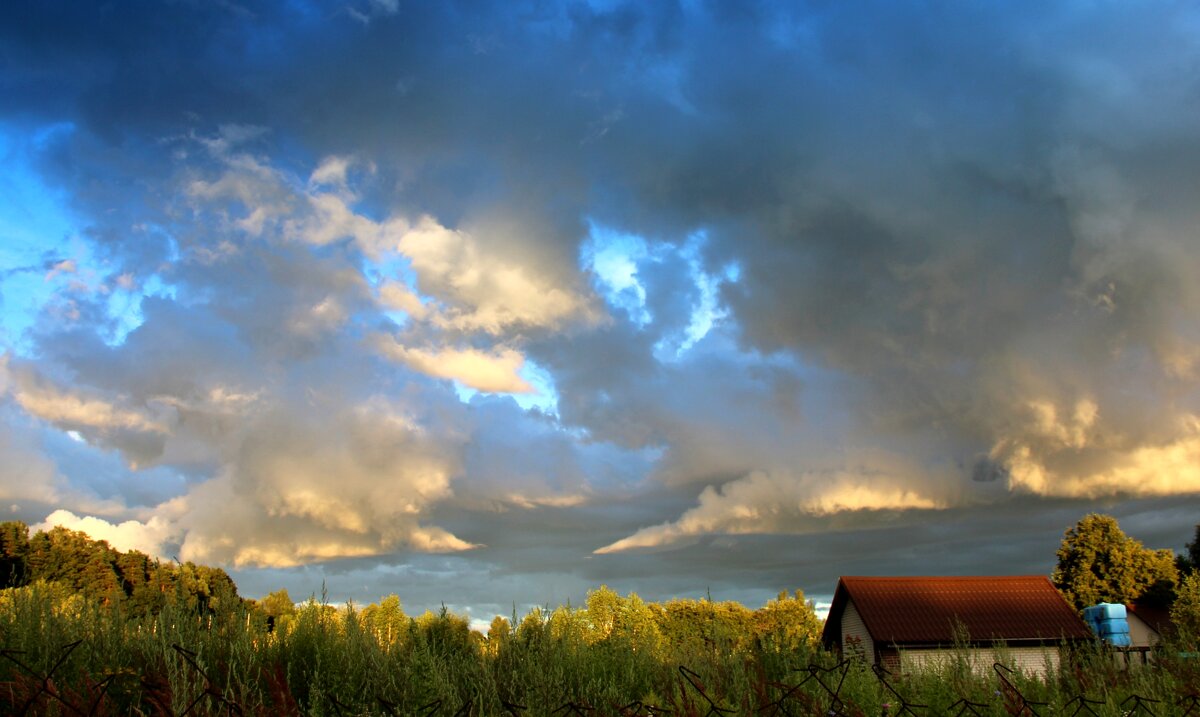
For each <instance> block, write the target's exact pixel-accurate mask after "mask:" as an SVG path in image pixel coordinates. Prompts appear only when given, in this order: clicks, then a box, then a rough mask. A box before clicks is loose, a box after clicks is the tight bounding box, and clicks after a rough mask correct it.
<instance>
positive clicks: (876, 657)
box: [822, 575, 1094, 674]
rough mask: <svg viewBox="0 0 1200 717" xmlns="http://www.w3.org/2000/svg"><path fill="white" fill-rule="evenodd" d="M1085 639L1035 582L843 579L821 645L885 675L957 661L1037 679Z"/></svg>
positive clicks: (1054, 593)
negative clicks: (1006, 667)
mask: <svg viewBox="0 0 1200 717" xmlns="http://www.w3.org/2000/svg"><path fill="white" fill-rule="evenodd" d="M1093 639H1094V636H1093V635H1092V631H1091V630H1090V629H1089V628H1088V626H1087V625H1086V624H1085V623H1084V622H1083V619H1082V618H1080V617H1079V614H1078V613H1076V612H1075V609H1074V608H1073V607H1071V605H1070V604H1068V603H1067V601H1066V600H1064V599H1063V597H1062V595H1061V594H1059V592H1058V590H1056V589H1055V588H1054V586H1053V585H1052V584H1051V583H1050V580H1049V579H1047V578H1046V577H1044V576H1041V575H1019V576H1002V577H885V578H876V577H843V578H841V579H840V580H838V585H837V590H836V591H835V592H834V595H833V604H832V606H831V607H830V609H829V617H828V618H826V620H825V629H824V632H823V634H822V640H823V642H824V643H825V645H826V647H829V648H832V649H837V650H838V651H840V653H841V654H843V655H847V656H849V655H853V654H860V655H862V656H863V657H864V658H866V659H868V660H870V661H871V662H873V663H876V664H880V665H882V666H883V667H885V668H887V669H888V670H890V671H892V672H897V671H900V672H912V671H916V670H920V669H922V668H924V667H929V666H934V665H937V664H944V663H946V662H948V661H951V660H955V659H958V658H959V657H960V656H965V657H967V658H968V659H969V660H970V661H971V665H972V668H973V669H975V670H977V671H984V670H989V669H991V666H992V664H993V663H994V662H997V661H1003V662H1007V663H1009V664H1012V665H1015V666H1017V667H1019V668H1021V669H1022V670H1025V671H1026V672H1031V673H1036V674H1045V672H1046V671H1047V669H1048V668H1055V667H1057V666H1058V664H1059V662H1060V660H1061V658H1062V655H1061V654H1060V648H1061V647H1062V646H1063V645H1064V644H1066V645H1070V644H1072V643H1084V642H1089V641H1091V640H1093Z"/></svg>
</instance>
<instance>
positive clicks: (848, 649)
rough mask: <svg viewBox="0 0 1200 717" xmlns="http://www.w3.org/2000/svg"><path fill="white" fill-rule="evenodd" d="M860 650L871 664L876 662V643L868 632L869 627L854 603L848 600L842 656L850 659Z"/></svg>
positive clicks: (843, 625)
mask: <svg viewBox="0 0 1200 717" xmlns="http://www.w3.org/2000/svg"><path fill="white" fill-rule="evenodd" d="M860 650H861V654H862V655H863V656H864V657H866V659H867V660H868V661H869V662H875V661H876V656H875V641H874V640H872V639H871V633H869V632H867V625H866V623H864V622H863V619H862V616H861V615H859V614H858V609H857V608H855V607H854V601H853V600H847V601H846V609H845V611H844V612H842V656H843V657H850V656H851V655H854V654H856V653H858V652H859V651H860Z"/></svg>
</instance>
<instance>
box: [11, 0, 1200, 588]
mask: <svg viewBox="0 0 1200 717" xmlns="http://www.w3.org/2000/svg"><path fill="white" fill-rule="evenodd" d="M127 18H136V19H137V22H128V21H127ZM1198 21H1200V15H1197V13H1196V11H1195V10H1194V9H1191V8H1186V7H1182V6H1178V5H1172V4H1169V3H1151V4H1150V5H1147V6H1139V7H1138V8H1124V7H1119V6H1089V7H1082V6H1079V7H1076V6H1065V7H1045V6H1044V5H1041V4H1036V3H1029V4H1025V5H1023V6H1016V7H1010V6H1006V7H1004V8H988V7H966V6H954V7H946V8H937V9H930V8H925V7H910V6H906V5H903V4H900V5H897V4H895V3H877V4H873V5H869V6H841V5H835V6H830V7H824V8H816V7H799V6H796V7H793V6H787V7H784V6H776V5H772V4H769V3H751V4H748V5H747V4H745V3H737V4H731V3H723V2H709V3H691V4H683V5H672V4H666V5H654V6H652V7H651V6H648V5H645V4H637V3H627V4H626V3H615V4H614V3H600V4H598V3H576V2H563V3H541V2H539V3H528V4H526V3H517V4H515V5H514V4H494V5H486V4H485V5H477V4H473V5H469V6H468V5H462V6H460V5H458V4H455V3H449V4H404V3H393V2H357V3H355V2H351V3H345V2H318V3H315V4H310V5H306V6H304V7H300V6H296V5H294V4H288V3H279V4H271V3H267V4H264V5H261V6H258V7H255V8H252V9H247V8H240V7H238V6H235V5H231V4H227V3H226V4H216V3H214V4H170V3H168V4H158V3H149V2H147V3H135V4H134V5H132V6H130V7H129V8H127V9H126V10H124V11H123V12H122V13H120V14H114V13H111V12H110V11H109V10H106V9H105V8H104V7H102V6H97V7H92V8H84V9H80V8H77V7H74V6H68V4H66V3H58V2H46V3H39V4H37V5H36V7H33V6H31V7H22V8H17V7H15V6H14V7H12V8H4V9H0V57H2V58H3V60H0V69H2V70H3V71H2V72H0V77H3V78H4V79H2V80H0V86H3V88H4V94H5V97H6V98H8V101H6V102H5V103H4V107H3V108H0V154H2V155H3V156H4V158H5V159H6V160H7V161H6V163H5V169H4V170H0V189H6V191H5V193H6V194H7V195H10V196H20V197H24V198H26V200H23V201H22V202H21V203H20V206H19V207H18V206H17V204H15V203H12V202H7V201H4V202H0V212H2V213H3V215H2V216H0V261H3V262H4V270H3V273H0V280H2V281H3V284H0V313H2V314H3V319H4V321H3V323H2V328H3V331H4V333H3V334H0V335H3V336H6V337H7V340H8V341H9V342H10V344H11V345H8V346H6V347H5V349H4V353H3V358H2V359H0V421H2V422H3V430H2V431H0V458H3V461H0V465H3V466H4V467H3V468H0V497H2V499H3V500H4V501H5V503H7V504H8V505H7V506H5V507H6V509H7V510H8V512H9V514H10V515H11V516H13V517H16V518H21V519H24V520H26V521H27V522H30V523H31V524H37V525H43V524H44V525H49V524H50V523H54V522H57V523H58V524H63V525H67V526H68V527H75V528H79V529H84V530H88V531H89V532H93V533H94V534H96V535H97V537H105V538H106V539H109V540H110V541H112V542H113V543H114V545H116V544H118V543H119V544H120V545H123V546H124V545H128V546H143V549H146V550H151V551H162V550H178V556H179V557H180V558H181V559H190V560H197V561H204V562H213V563H219V564H223V565H228V566H233V567H235V568H236V569H237V570H238V571H239V575H240V576H244V578H245V580H246V581H249V583H252V584H256V585H257V584H260V583H261V582H262V581H263V580H265V578H264V577H263V576H269V577H272V578H276V577H277V578H278V579H280V580H283V581H286V580H292V579H294V580H300V579H301V578H302V577H303V578H304V579H308V578H309V577H311V576H313V575H316V574H321V575H325V574H328V575H353V576H354V577H353V578H350V579H351V580H354V581H357V580H359V579H360V578H361V579H362V585H363V587H361V588H360V587H352V588H347V592H349V593H352V595H348V596H353V597H355V598H356V599H362V598H368V599H373V598H374V597H377V596H375V595H370V594H362V591H363V590H367V591H368V592H369V591H370V590H374V589H377V588H379V587H380V586H381V585H382V583H383V582H387V581H388V580H392V579H396V580H399V579H400V578H398V577H395V576H401V575H405V574H406V572H405V571H407V570H410V569H412V570H416V569H417V567H416V566H424V567H422V568H420V569H426V568H428V567H429V566H431V565H435V564H436V565H437V566H440V567H438V571H440V572H438V571H435V572H436V573H437V575H439V576H440V577H439V578H438V579H439V580H442V581H443V582H442V583H440V584H444V585H453V584H455V583H454V580H455V579H458V580H459V581H460V584H462V585H463V586H470V587H469V589H468V588H466V587H464V590H466V591H467V592H469V593H470V594H471V595H473V596H475V597H473V598H471V599H470V600H466V599H465V600H464V601H465V602H467V603H470V601H471V600H474V601H475V603H476V604H482V603H483V602H489V604H490V603H494V602H496V596H495V595H489V594H488V591H487V589H486V588H485V587H483V586H485V585H486V584H487V582H488V581H489V580H494V581H495V582H496V584H497V585H504V586H506V587H505V588H504V589H505V590H509V591H517V590H524V589H527V590H528V591H529V594H528V595H515V594H508V593H506V594H505V596H504V597H503V599H502V600H501V601H500V602H501V603H503V602H504V601H508V602H517V603H521V604H527V603H528V604H536V603H539V602H543V601H544V600H545V599H546V598H547V593H555V592H556V591H561V592H563V593H564V595H563V597H564V598H573V597H579V595H578V594H577V593H578V592H579V590H580V589H582V588H581V587H580V586H584V585H587V584H588V583H589V581H596V582H599V581H605V582H608V583H609V584H610V585H614V586H618V587H621V586H622V585H623V584H624V585H627V586H629V587H626V588H625V589H632V587H636V588H637V589H640V590H643V591H645V592H647V595H648V596H649V597H656V596H670V595H671V594H685V593H688V592H689V591H692V590H700V589H702V588H703V586H704V585H706V584H710V583H716V584H719V585H725V586H739V585H741V586H742V587H740V588H736V589H737V590H741V591H744V592H739V595H741V594H745V595H750V594H752V592H753V591H754V590H759V591H761V594H762V595H764V596H767V595H771V594H774V593H775V592H777V590H778V589H779V588H780V587H803V588H805V589H808V590H810V591H817V592H819V591H820V590H822V589H825V590H828V589H831V586H830V585H827V584H825V583H828V582H829V581H830V580H831V579H833V578H835V577H836V572H837V571H838V570H839V569H843V567H839V566H834V565H830V564H826V563H824V562H822V560H821V559H819V558H818V557H816V556H817V555H818V554H823V553H824V552H828V554H830V555H838V556H841V557H840V558H839V559H840V560H842V561H843V562H844V563H845V565H844V570H845V571H847V572H859V573H865V572H878V573H888V572H901V573H920V572H930V571H933V570H935V568H934V567H933V566H931V565H930V564H929V563H928V556H929V555H930V554H932V553H933V552H936V551H935V548H933V547H930V546H936V545H937V544H938V541H942V542H941V544H942V545H945V546H956V549H962V550H965V551H968V552H970V551H974V552H975V553H976V554H978V555H980V556H985V557H986V564H988V565H989V566H992V567H989V568H988V571H989V572H1048V570H1049V568H1050V562H1051V561H1052V559H1053V558H1052V556H1053V548H1054V544H1055V542H1056V540H1057V537H1058V536H1060V535H1061V531H1062V530H1063V529H1065V527H1066V523H1068V522H1073V520H1074V519H1075V518H1073V517H1072V516H1075V514H1076V513H1079V514H1082V513H1084V512H1087V511H1089V510H1105V511H1112V512H1116V513H1118V514H1121V515H1125V516H1129V517H1130V518H1131V519H1133V518H1136V517H1137V516H1143V515H1145V514H1146V513H1147V511H1149V510H1150V508H1147V506H1151V505H1153V506H1159V503H1156V502H1155V501H1159V500H1168V501H1170V503H1171V505H1174V506H1176V507H1179V506H1195V505H1196V504H1197V496H1200V473H1197V468H1196V466H1197V465H1200V460H1198V458H1200V323H1198V322H1197V319H1196V317H1197V316H1200V289H1198V288H1197V287H1200V258H1198V257H1200V254H1197V252H1196V251H1195V248H1196V246H1197V241H1198V238H1197V236H1196V229H1195V227H1196V226H1200V209H1198V208H1197V205H1196V202H1195V197H1196V196H1197V190H1198V189H1200V169H1198V168H1200V161H1197V160H1200V125H1198V124H1197V123H1196V122H1195V121H1194V118H1195V117H1197V116H1200V99H1198V98H1200V92H1197V85H1196V80H1195V77H1194V76H1193V75H1194V73H1192V72H1191V71H1190V70H1189V68H1191V67H1192V66H1193V65H1194V64H1195V61H1196V60H1197V59H1200V42H1198V41H1197V39H1196V37H1197V36H1196V34H1195V33H1194V32H1191V31H1190V28H1194V27H1195V26H1196V24H1197V22H1198ZM714 47H720V48H723V51H722V52H720V53H714V52H712V48H714ZM318 48H319V51H317V49H318ZM7 190H11V191H7ZM64 227H65V229H64ZM89 467H90V468H89ZM1163 505H1165V503H1164V504H1163ZM1160 507H1161V506H1160ZM1003 516H1007V517H1009V518H1011V519H1012V521H1013V524H1014V525H1016V524H1020V525H1021V526H1024V527H1022V528H1020V529H1019V530H1017V529H1015V528H1014V530H1016V531H1017V534H1016V535H1015V537H1014V538H1013V541H1014V542H1013V545H1019V546H1021V549H1020V550H1017V549H1013V550H1002V549H998V548H996V549H993V548H990V547H988V541H989V540H1001V539H1002V537H1001V536H1002V535H1003V533H1004V531H1005V528H1004V523H1003V521H1002V520H1001V519H1000V518H1001V517H1003ZM985 518H986V519H985ZM1018 518H1020V520H1018ZM1038 521H1041V523H1039V522H1038ZM1168 522H1169V523H1170V526H1169V527H1170V528H1171V529H1174V530H1176V531H1177V532H1178V539H1177V540H1176V542H1175V543H1174V544H1171V545H1163V546H1162V547H1175V548H1180V547H1182V544H1183V542H1184V541H1185V540H1186V539H1188V538H1190V537H1191V533H1192V523H1194V516H1191V515H1190V514H1189V513H1187V512H1186V511H1182V512H1172V513H1170V516H1169V521H1168ZM1035 525H1037V526H1041V527H1034V526H1035ZM1142 525H1143V528H1144V530H1146V531H1149V533H1147V534H1146V535H1145V536H1141V535H1139V537H1144V539H1145V540H1148V541H1149V540H1152V539H1160V538H1161V539H1163V540H1167V539H1168V538H1167V535H1168V533H1167V526H1164V525H1150V524H1146V523H1145V522H1144V521H1143V524H1142ZM976 530H978V531H979V533H978V534H976V533H975V532H974V531H976ZM898 540H899V541H904V540H908V541H912V548H911V550H908V551H907V552H906V551H905V550H904V549H903V548H901V547H898V546H897V545H896V544H895V542H896V541H898ZM796 551H802V552H804V553H805V554H806V555H809V556H812V557H811V558H797V557H795V555H796ZM437 561H443V562H437ZM750 563H753V565H754V567H755V569H756V570H758V571H759V573H760V574H761V575H762V577H761V578H755V577H754V576H753V575H752V574H750V573H749V572H748V571H749V568H748V567H747V565H748V564H750ZM972 564H973V563H972V561H970V560H968V559H964V562H963V563H961V564H958V565H957V567H956V566H949V567H947V569H952V570H960V571H969V570H978V569H979V568H972V567H971V565H972ZM446 566H449V567H446ZM851 567H853V568H854V569H853V571H851V570H850V568H851ZM430 569H432V568H430ZM289 576H290V577H289ZM381 576H384V577H381ZM387 576H392V577H387ZM780 580H784V581H789V582H790V583H792V584H790V585H781V584H779V581H780ZM256 581H257V582H256ZM356 584H357V583H356ZM697 586H698V587H697ZM730 589H731V590H733V589H735V588H734V587H730ZM389 591H391V590H389ZM435 602H436V601H435Z"/></svg>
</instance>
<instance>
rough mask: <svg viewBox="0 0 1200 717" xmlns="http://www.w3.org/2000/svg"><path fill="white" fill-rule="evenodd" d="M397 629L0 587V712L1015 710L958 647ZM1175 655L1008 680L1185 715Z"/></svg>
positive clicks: (1035, 689)
mask: <svg viewBox="0 0 1200 717" xmlns="http://www.w3.org/2000/svg"><path fill="white" fill-rule="evenodd" d="M401 626H402V629H399V630H394V631H383V630H380V629H377V626H376V625H374V624H372V623H371V622H370V621H369V620H368V619H366V618H365V617H364V613H363V612H362V611H359V610H357V609H355V608H354V607H353V606H350V607H346V608H341V609H334V608H332V607H330V606H328V605H325V604H322V603H321V602H320V601H317V600H310V601H309V602H308V603H305V604H303V605H301V606H300V607H299V609H298V610H297V612H296V614H295V615H294V616H293V617H292V618H291V619H289V620H288V621H287V622H286V623H285V624H283V625H281V626H280V627H279V628H278V629H275V630H274V631H269V630H268V628H267V624H266V621H265V619H264V618H263V616H262V615H261V614H258V613H255V612H253V611H247V610H240V609H239V610H230V611H228V612H225V613H222V614H214V615H204V616H201V615H197V614H195V613H194V612H189V611H186V610H183V609H180V608H175V607H168V608H166V609H164V610H163V611H162V612H161V613H160V614H159V615H157V616H155V617H153V618H146V619H137V620H135V619H131V618H128V617H127V616H125V615H122V614H121V612H120V610H119V609H118V610H113V609H106V608H102V607H100V606H98V605H95V604H91V603H87V602H85V601H84V600H82V599H79V598H77V597H76V596H73V595H70V594H66V593H64V592H63V591H62V590H60V589H58V588H56V587H55V586H53V585H45V584H38V585H33V586H29V587H26V588H21V589H16V590H8V591H3V593H0V643H2V644H0V648H2V649H3V651H4V653H3V654H4V657H3V659H0V713H3V714H15V713H20V712H21V711H22V710H24V712H25V713H27V714H46V715H59V714H62V715H65V714H97V715H126V714H129V715H152V714H160V715H183V714H185V713H186V714H189V715H216V714H247V715H289V714H293V715H298V714H304V715H339V716H348V715H387V714H394V715H424V714H431V715H432V714H436V715H447V716H449V715H454V714H463V715H468V714H469V715H505V714H520V715H549V714H552V713H556V711H557V714H577V713H585V714H589V715H594V716H599V715H619V714H643V715H645V714H651V713H652V712H651V711H650V707H649V706H653V707H658V708H663V709H669V710H671V712H670V714H673V715H706V714H718V713H719V712H718V710H726V711H727V712H720V714H736V715H757V714H763V715H771V714H775V715H816V714H826V713H827V712H828V711H829V710H830V709H831V708H832V709H833V710H834V711H835V713H839V714H846V715H856V716H864V717H865V716H870V717H875V716H876V715H881V714H890V715H896V714H900V712H901V709H902V707H903V706H904V705H905V704H909V705H913V707H912V709H913V710H914V711H915V712H916V713H917V714H921V715H943V714H954V711H953V708H952V706H953V705H954V704H955V703H956V702H959V703H960V704H961V702H960V701H961V700H963V699H964V698H965V699H968V700H970V701H972V702H973V703H976V704H980V705H984V706H983V707H980V708H977V709H978V710H979V711H980V713H981V714H988V715H1004V714H1012V713H1014V710H1015V709H1017V706H1016V703H1015V701H1014V700H1015V697H1014V696H1013V695H1011V694H1008V693H1005V692H1004V691H1003V690H1002V684H1001V683H1000V682H999V681H998V679H997V678H996V676H995V675H994V674H993V673H991V672H990V671H987V670H983V671H980V670H978V669H975V668H974V667H973V666H972V665H971V664H970V661H969V659H968V653H967V648H966V647H965V646H964V647H962V648H961V652H960V653H959V654H957V655H956V657H955V659H952V660H950V661H947V662H945V663H943V664H941V665H938V666H937V667H935V668H931V669H928V670H924V671H922V672H919V673H915V674H902V675H893V676H890V677H887V679H888V684H889V685H890V686H891V690H889V689H888V688H887V687H885V685H884V684H883V683H882V682H881V681H880V679H879V678H878V677H877V676H876V675H875V674H874V673H873V672H872V671H871V669H870V667H869V666H868V665H867V664H866V663H865V662H862V661H849V662H842V661H840V659H839V658H838V656H836V655H833V654H830V653H828V652H825V651H823V650H821V649H819V648H817V647H816V646H815V645H813V644H812V643H811V642H809V643H799V644H797V643H796V642H795V641H791V642H786V643H784V642H779V643H776V642H775V641H774V639H773V638H772V636H771V635H762V636H759V637H758V638H756V639H755V640H752V641H747V640H745V639H743V637H744V636H738V635H728V634H726V635H722V634H719V631H717V630H715V629H714V631H712V632H710V633H704V634H703V639H702V640H698V641H695V642H687V641H675V642H672V641H671V640H668V639H666V638H664V637H663V636H662V635H660V634H657V633H653V632H648V633H647V632H637V631H630V632H624V633H620V634H617V633H613V634H609V635H605V636H602V637H598V636H597V634H596V632H595V630H594V629H593V627H592V625H591V624H590V623H589V621H588V619H587V614H586V611H584V610H572V609H570V608H559V609H556V610H554V611H546V610H535V611H532V612H531V613H530V614H528V615H525V616H523V618H522V619H521V620H520V621H519V622H518V624H517V625H516V626H515V627H508V628H507V629H506V630H500V631H497V632H496V634H493V635H491V636H490V637H489V638H484V637H483V636H481V635H479V634H478V633H473V632H471V631H470V630H469V629H468V625H467V622H466V620H465V619H463V618H462V617H459V616H456V615H453V614H450V613H447V612H445V611H444V610H443V611H442V612H441V613H440V614H426V615H422V616H420V617H417V618H405V620H404V621H403V623H402V624H401ZM701 632H702V633H703V630H702V631H701ZM71 645H74V647H69V646H71ZM782 645H786V646H784V647H781V646H782ZM689 646H690V647H689ZM1181 652H1182V650H1181V649H1179V648H1178V647H1174V646H1172V647H1171V648H1169V649H1166V650H1164V651H1162V652H1161V654H1160V655H1159V657H1158V662H1157V663H1156V664H1154V665H1151V666H1145V667H1142V666H1132V667H1130V668H1124V667H1123V666H1120V665H1118V663H1117V662H1116V661H1114V660H1113V658H1112V654H1111V653H1110V652H1108V651H1105V650H1103V649H1101V648H1087V649H1083V650H1080V651H1077V652H1076V653H1075V654H1074V656H1073V657H1072V659H1070V660H1068V661H1064V664H1063V666H1062V667H1061V668H1059V669H1056V670H1053V671H1051V672H1050V673H1049V674H1047V675H1046V676H1044V677H1037V676H1031V675H1026V674H1016V675H1014V676H1013V678H1012V683H1013V685H1014V686H1015V688H1016V690H1017V691H1018V692H1019V693H1020V694H1021V695H1022V696H1024V697H1025V698H1027V699H1028V700H1030V701H1031V702H1037V703H1045V706H1037V707H1035V709H1037V710H1038V711H1039V712H1040V714H1043V715H1050V714H1072V710H1073V709H1076V708H1077V707H1078V706H1079V703H1078V702H1077V701H1076V702H1072V700H1073V699H1074V698H1076V697H1078V696H1084V697H1087V698H1088V699H1089V700H1091V702H1088V703H1087V707H1088V708H1090V709H1091V710H1092V711H1093V712H1095V713H1096V714H1099V715H1104V716H1109V715H1111V716H1113V717H1116V716H1117V715H1123V714H1125V713H1126V712H1127V711H1128V710H1129V709H1131V708H1132V706H1133V703H1132V699H1133V696H1134V695H1137V696H1140V697H1142V698H1145V699H1148V700H1157V702H1153V703H1146V704H1148V705H1150V706H1151V707H1152V709H1153V713H1154V714H1156V715H1159V716H1160V717H1161V716H1166V715H1182V714H1184V713H1185V709H1186V707H1185V706H1183V705H1181V704H1180V700H1181V699H1182V698H1183V697H1184V696H1185V695H1187V694H1190V693H1192V692H1194V691H1196V690H1197V687H1198V686H1200V685H1198V682H1197V679H1198V678H1200V668H1198V666H1197V664H1196V663H1197V661H1196V660H1195V659H1193V658H1190V657H1188V656H1186V655H1181V654H1180V653H1181ZM18 663H19V664H18ZM681 667H683V668H686V669H684V670H681V669H680V668H681ZM893 690H894V691H893ZM835 695H836V697H835ZM1123 703H1124V705H1125V706H1124V707H1122V704H1123ZM506 705H508V706H509V707H506ZM571 705H574V708H572V707H571ZM915 705H925V707H916V706H915ZM517 706H520V708H523V709H520V708H518V707H517ZM586 708H591V709H590V710H589V709H586ZM573 709H575V710H578V712H575V711H572V710H573ZM1079 714H1088V712H1087V711H1080V712H1079ZM1193 714H1200V708H1197V709H1196V710H1194V711H1193Z"/></svg>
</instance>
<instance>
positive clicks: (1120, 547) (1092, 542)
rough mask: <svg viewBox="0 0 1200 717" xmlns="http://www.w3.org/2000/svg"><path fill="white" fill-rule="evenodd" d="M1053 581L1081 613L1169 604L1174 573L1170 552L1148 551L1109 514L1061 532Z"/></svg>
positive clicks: (1094, 516)
mask: <svg viewBox="0 0 1200 717" xmlns="http://www.w3.org/2000/svg"><path fill="white" fill-rule="evenodd" d="M1052 580H1053V582H1054V585H1055V587H1057V588H1058V589H1059V590H1060V591H1061V592H1062V594H1063V595H1064V596H1065V597H1066V598H1067V601H1068V602H1070V603H1071V604H1073V605H1074V606H1075V608H1076V609H1078V610H1082V609H1083V608H1085V607H1088V606H1090V605H1095V604H1096V603H1099V602H1114V603H1122V604H1126V603H1132V602H1135V601H1138V600H1143V601H1146V600H1148V599H1149V600H1154V601H1157V602H1159V603H1160V604H1166V603H1169V602H1170V600H1171V597H1172V593H1173V590H1174V588H1175V585H1176V583H1177V582H1178V580H1179V572H1178V570H1177V568H1176V566H1175V556H1174V554H1173V553H1172V552H1171V551H1170V550H1150V549H1147V548H1145V547H1143V546H1142V544H1141V542H1139V541H1137V540H1135V539H1133V538H1130V537H1129V536H1127V535H1126V534H1125V533H1124V532H1123V531H1122V530H1121V528H1120V526H1119V525H1117V520H1116V519H1115V518H1113V517H1112V516H1108V515H1099V514H1096V513H1092V514H1090V515H1086V516H1084V517H1083V518H1082V519H1081V520H1080V521H1079V522H1078V523H1076V524H1075V525H1074V526H1073V527H1071V528H1070V529H1068V530H1067V531H1066V534H1065V535H1064V537H1063V542H1062V545H1061V546H1060V547H1059V549H1058V565H1057V567H1055V569H1054V575H1053V577H1052Z"/></svg>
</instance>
